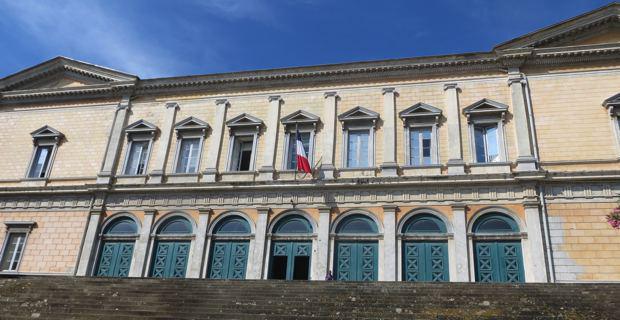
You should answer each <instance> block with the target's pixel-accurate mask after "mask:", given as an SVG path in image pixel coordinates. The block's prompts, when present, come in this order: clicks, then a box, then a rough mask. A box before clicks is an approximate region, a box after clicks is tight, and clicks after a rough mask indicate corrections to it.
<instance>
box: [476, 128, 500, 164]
mask: <svg viewBox="0 0 620 320" xmlns="http://www.w3.org/2000/svg"><path fill="white" fill-rule="evenodd" d="M474 142H475V145H476V162H478V163H486V162H498V161H499V160H500V157H499V137H498V132H497V125H475V126H474Z"/></svg>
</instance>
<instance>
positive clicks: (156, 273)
mask: <svg viewBox="0 0 620 320" xmlns="http://www.w3.org/2000/svg"><path fill="white" fill-rule="evenodd" d="M189 246H190V242H189V241H157V243H156V244H155V251H154V252H153V262H152V266H151V277H155V278H184V277H185V272H186V271H187V260H188V259H189Z"/></svg>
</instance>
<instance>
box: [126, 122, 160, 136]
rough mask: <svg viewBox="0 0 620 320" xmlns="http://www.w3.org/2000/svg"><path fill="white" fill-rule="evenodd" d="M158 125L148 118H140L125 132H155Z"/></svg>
mask: <svg viewBox="0 0 620 320" xmlns="http://www.w3.org/2000/svg"><path fill="white" fill-rule="evenodd" d="M157 130H158V129H157V126H155V125H154V124H152V123H150V122H148V121H146V120H138V121H136V122H134V123H132V124H130V125H128V126H127V127H126V128H125V132H126V133H127V134H141V133H144V134H151V135H153V134H155V133H156V132H157Z"/></svg>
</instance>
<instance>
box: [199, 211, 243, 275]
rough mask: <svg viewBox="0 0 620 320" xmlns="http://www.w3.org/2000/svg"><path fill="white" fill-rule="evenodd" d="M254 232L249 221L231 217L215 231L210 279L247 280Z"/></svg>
mask: <svg viewBox="0 0 620 320" xmlns="http://www.w3.org/2000/svg"><path fill="white" fill-rule="evenodd" d="M251 233H252V231H251V229H250V225H249V224H248V222H247V220H245V219H244V218H243V217H240V216H229V217H226V218H224V219H223V220H222V221H220V222H218V223H217V225H216V226H215V228H214V229H213V241H212V244H211V254H210V259H209V267H208V271H207V276H208V278H210V279H245V271H246V269H247V263H248V251H249V248H250V245H249V237H250V235H251Z"/></svg>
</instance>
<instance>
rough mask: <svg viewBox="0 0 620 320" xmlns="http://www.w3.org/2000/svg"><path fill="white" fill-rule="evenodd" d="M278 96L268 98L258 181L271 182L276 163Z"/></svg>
mask: <svg viewBox="0 0 620 320" xmlns="http://www.w3.org/2000/svg"><path fill="white" fill-rule="evenodd" d="M281 102H282V99H281V98H280V96H270V97H269V115H268V117H267V124H266V125H267V129H266V132H265V148H264V150H263V163H262V165H261V167H260V168H259V169H258V180H261V181H268V180H273V173H274V166H275V161H276V148H277V146H278V131H279V130H278V129H279V127H280V105H281Z"/></svg>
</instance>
